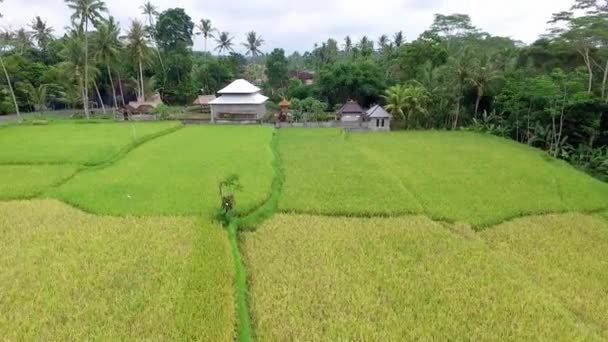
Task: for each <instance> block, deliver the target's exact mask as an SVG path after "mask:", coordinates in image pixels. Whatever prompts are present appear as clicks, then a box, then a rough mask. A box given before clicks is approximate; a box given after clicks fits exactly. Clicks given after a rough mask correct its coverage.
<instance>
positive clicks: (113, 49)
mask: <svg viewBox="0 0 608 342" xmlns="http://www.w3.org/2000/svg"><path fill="white" fill-rule="evenodd" d="M119 35H120V26H119V24H118V23H117V22H116V21H115V20H114V17H110V18H109V19H108V21H107V22H105V23H103V24H101V25H99V26H98V27H97V33H96V34H95V36H94V46H95V58H96V59H97V60H98V61H99V62H101V63H102V64H104V65H105V66H106V71H107V73H108V78H109V79H110V87H112V98H113V100H114V110H115V109H116V108H118V101H117V100H116V87H115V86H114V79H113V77H112V67H111V66H112V64H114V63H116V61H117V59H118V55H119V53H120V50H121V49H122V44H121V42H120V39H119Z"/></svg>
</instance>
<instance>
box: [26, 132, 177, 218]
mask: <svg viewBox="0 0 608 342" xmlns="http://www.w3.org/2000/svg"><path fill="white" fill-rule="evenodd" d="M183 127H184V126H183V125H179V126H175V127H171V128H169V129H165V130H162V131H160V132H157V133H153V134H150V135H146V136H144V137H142V138H140V139H138V140H136V141H134V142H132V143H131V144H129V145H128V146H127V147H124V148H122V149H121V150H120V151H119V152H118V153H117V154H115V155H114V156H113V157H111V158H110V159H107V160H105V161H103V162H101V163H96V164H86V163H85V164H81V165H80V167H79V168H78V170H76V172H75V173H74V174H72V175H71V176H70V177H67V178H65V179H63V180H61V181H60V182H58V183H56V184H53V185H52V186H50V187H49V188H47V190H46V191H44V192H42V193H41V194H39V195H38V196H41V195H44V193H45V192H48V191H49V190H51V189H56V188H59V187H61V186H63V185H65V184H67V183H68V182H69V181H71V180H72V179H74V178H75V177H76V176H78V175H79V174H80V173H82V172H86V171H96V170H103V169H106V168H108V167H110V166H112V165H114V164H116V163H117V162H119V161H120V160H122V159H124V158H125V157H126V156H128V155H129V153H131V152H132V151H133V150H135V149H136V148H138V147H140V146H142V145H144V144H145V143H148V142H150V141H152V140H156V139H159V138H162V137H165V136H167V135H169V134H171V133H174V132H177V131H179V130H180V129H182V128H183ZM65 203H66V204H69V205H73V204H71V203H67V202H65ZM79 209H81V208H79Z"/></svg>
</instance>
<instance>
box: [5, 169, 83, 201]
mask: <svg viewBox="0 0 608 342" xmlns="http://www.w3.org/2000/svg"><path fill="white" fill-rule="evenodd" d="M77 171H78V167H76V166H74V165H0V177H1V178H2V180H1V181H0V200H11V199H26V198H31V197H36V196H38V195H40V194H42V193H43V192H45V191H46V190H47V189H49V188H51V187H52V186H54V185H57V184H59V183H61V182H62V181H64V180H66V179H68V178H69V177H71V176H72V175H74V174H75V173H76V172H77Z"/></svg>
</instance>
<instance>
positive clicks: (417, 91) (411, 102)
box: [382, 85, 430, 121]
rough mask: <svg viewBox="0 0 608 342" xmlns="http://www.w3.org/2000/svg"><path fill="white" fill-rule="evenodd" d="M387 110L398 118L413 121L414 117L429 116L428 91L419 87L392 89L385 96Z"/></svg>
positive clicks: (409, 86)
mask: <svg viewBox="0 0 608 342" xmlns="http://www.w3.org/2000/svg"><path fill="white" fill-rule="evenodd" d="M382 97H383V98H384V100H385V101H386V103H387V104H386V106H385V109H386V111H388V112H389V113H391V114H392V115H393V116H394V117H396V118H401V119H405V120H406V121H411V120H412V117H414V116H417V115H420V114H422V115H426V114H428V109H427V106H428V104H429V102H430V96H429V93H428V91H427V90H426V89H425V88H424V87H421V86H418V85H396V86H393V87H390V88H389V89H388V90H387V91H386V93H385V95H384V96H382Z"/></svg>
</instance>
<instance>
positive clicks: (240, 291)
mask: <svg viewBox="0 0 608 342" xmlns="http://www.w3.org/2000/svg"><path fill="white" fill-rule="evenodd" d="M270 149H271V151H272V154H273V157H274V158H273V161H272V169H273V171H274V178H273V180H272V185H271V192H270V196H269V197H268V198H267V199H266V201H264V203H263V204H262V205H260V206H259V207H258V208H257V209H255V210H253V211H251V212H249V213H248V214H245V215H243V216H235V217H230V218H228V224H227V228H228V239H229V240H230V246H231V249H232V256H233V259H234V266H235V271H236V272H235V287H236V296H235V297H236V298H235V302H236V311H237V317H238V321H237V326H236V333H237V336H236V337H237V340H238V341H241V342H249V341H253V327H252V325H251V313H250V311H249V290H248V279H247V271H246V270H245V263H244V261H243V255H242V253H241V251H240V248H239V233H240V232H251V231H255V229H256V228H257V227H258V226H259V225H260V224H262V223H263V222H264V221H266V220H268V219H270V218H271V217H272V216H274V214H275V213H276V212H277V210H278V207H279V198H280V197H281V193H282V192H283V183H284V173H283V168H282V164H281V158H280V154H279V151H278V131H277V130H276V129H275V130H274V132H273V136H272V140H271V142H270Z"/></svg>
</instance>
